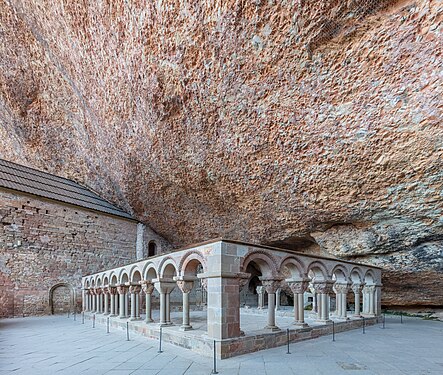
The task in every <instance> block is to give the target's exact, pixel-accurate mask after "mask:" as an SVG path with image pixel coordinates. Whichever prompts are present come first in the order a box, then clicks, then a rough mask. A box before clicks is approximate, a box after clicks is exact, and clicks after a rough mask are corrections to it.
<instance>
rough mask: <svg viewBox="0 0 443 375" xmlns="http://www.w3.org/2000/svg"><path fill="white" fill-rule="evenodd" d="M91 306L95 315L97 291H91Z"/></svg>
mask: <svg viewBox="0 0 443 375" xmlns="http://www.w3.org/2000/svg"><path fill="white" fill-rule="evenodd" d="M90 291H91V301H92V303H91V306H92V310H91V311H92V312H93V313H95V312H96V311H97V298H96V297H97V296H96V295H95V289H91V290H90Z"/></svg>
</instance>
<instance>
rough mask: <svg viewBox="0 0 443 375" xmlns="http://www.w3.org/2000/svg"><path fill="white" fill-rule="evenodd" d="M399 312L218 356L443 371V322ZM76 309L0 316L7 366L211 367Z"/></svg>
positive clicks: (47, 369) (358, 372) (249, 365)
mask: <svg viewBox="0 0 443 375" xmlns="http://www.w3.org/2000/svg"><path fill="white" fill-rule="evenodd" d="M403 322H404V323H403V324H400V318H399V317H398V316H388V317H387V318H386V329H384V330H383V329H382V328H381V326H380V325H376V326H372V327H367V328H366V334H362V331H361V330H354V331H348V332H344V333H340V334H338V335H336V341H335V342H332V337H331V336H323V337H320V338H318V339H315V340H309V341H305V342H300V343H296V344H292V345H291V347H290V351H291V354H286V347H279V348H274V349H269V350H264V351H260V352H258V353H253V354H247V355H243V356H239V357H234V358H230V359H225V360H223V361H218V371H219V373H220V374H221V375H223V374H254V375H259V374H269V375H270V374H279V375H284V374H304V375H308V374H315V375H322V374H327V375H329V374H348V375H366V374H380V375H385V374H389V375H396V374H409V375H422V374H423V375H424V374H435V375H437V374H439V375H441V374H443V345H442V343H443V323H442V322H436V321H426V320H421V319H418V318H403ZM157 350H158V341H154V340H149V339H146V338H144V337H141V336H135V335H133V337H131V338H130V341H129V342H128V341H126V335H125V333H124V332H120V331H115V332H111V333H109V334H107V333H106V328H105V327H104V326H97V327H96V328H94V329H93V328H92V327H91V322H89V321H88V322H86V323H85V324H84V325H82V324H81V319H79V316H77V321H75V322H74V321H73V319H72V316H71V317H70V318H69V319H68V318H67V316H51V317H38V318H37V317H33V318H16V319H3V320H0V375H2V374H11V375H12V374H14V375H15V374H27V375H40V374H97V375H99V374H114V375H117V374H119V375H120V374H134V375H137V374H144V375H151V374H159V375H167V374H187V375H199V374H210V373H211V369H212V360H211V358H207V357H204V356H201V355H198V354H196V353H193V352H192V351H189V350H186V349H182V348H179V347H176V346H173V345H169V344H164V345H163V350H164V352H163V353H157Z"/></svg>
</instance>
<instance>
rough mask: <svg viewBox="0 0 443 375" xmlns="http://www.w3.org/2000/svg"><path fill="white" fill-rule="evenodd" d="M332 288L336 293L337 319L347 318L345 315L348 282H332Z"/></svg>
mask: <svg viewBox="0 0 443 375" xmlns="http://www.w3.org/2000/svg"><path fill="white" fill-rule="evenodd" d="M334 290H335V292H336V295H337V304H336V305H337V310H338V314H337V317H338V318H339V319H348V317H347V301H346V298H347V295H348V292H349V284H337V283H335V284H334Z"/></svg>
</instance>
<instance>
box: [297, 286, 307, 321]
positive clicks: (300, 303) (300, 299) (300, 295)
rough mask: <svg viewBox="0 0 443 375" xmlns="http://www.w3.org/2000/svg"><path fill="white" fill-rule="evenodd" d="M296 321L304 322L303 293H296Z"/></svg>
mask: <svg viewBox="0 0 443 375" xmlns="http://www.w3.org/2000/svg"><path fill="white" fill-rule="evenodd" d="M297 298H298V322H299V323H304V322H305V301H304V294H303V293H298V295H297Z"/></svg>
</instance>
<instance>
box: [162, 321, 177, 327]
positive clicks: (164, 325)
mask: <svg viewBox="0 0 443 375" xmlns="http://www.w3.org/2000/svg"><path fill="white" fill-rule="evenodd" d="M173 325H174V323H171V322H169V323H160V327H170V326H173Z"/></svg>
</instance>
